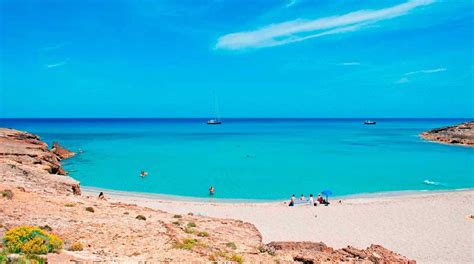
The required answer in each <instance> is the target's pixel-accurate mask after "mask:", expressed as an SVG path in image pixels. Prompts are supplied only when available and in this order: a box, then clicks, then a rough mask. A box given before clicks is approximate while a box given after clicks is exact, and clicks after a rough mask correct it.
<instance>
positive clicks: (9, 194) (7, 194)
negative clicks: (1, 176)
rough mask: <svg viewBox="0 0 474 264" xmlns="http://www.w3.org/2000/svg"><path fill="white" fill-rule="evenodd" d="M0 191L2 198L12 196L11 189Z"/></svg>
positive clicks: (10, 197)
mask: <svg viewBox="0 0 474 264" xmlns="http://www.w3.org/2000/svg"><path fill="white" fill-rule="evenodd" d="M0 193H1V194H2V197H3V198H7V199H12V198H13V192H12V191H11V190H3V191H1V192H0Z"/></svg>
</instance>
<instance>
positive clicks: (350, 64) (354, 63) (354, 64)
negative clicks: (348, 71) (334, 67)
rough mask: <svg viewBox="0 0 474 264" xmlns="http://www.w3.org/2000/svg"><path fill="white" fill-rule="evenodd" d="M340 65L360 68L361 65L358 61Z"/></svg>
mask: <svg viewBox="0 0 474 264" xmlns="http://www.w3.org/2000/svg"><path fill="white" fill-rule="evenodd" d="M339 65H342V66H359V65H360V62H357V61H352V62H343V63H341V64H339Z"/></svg>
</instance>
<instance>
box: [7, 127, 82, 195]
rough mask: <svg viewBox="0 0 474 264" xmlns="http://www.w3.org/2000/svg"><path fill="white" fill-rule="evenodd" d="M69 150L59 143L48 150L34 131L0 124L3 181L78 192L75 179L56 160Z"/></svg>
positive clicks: (65, 156) (79, 190) (50, 189)
mask: <svg viewBox="0 0 474 264" xmlns="http://www.w3.org/2000/svg"><path fill="white" fill-rule="evenodd" d="M72 155H74V154H73V152H70V151H68V150H67V149H65V148H64V147H61V146H60V145H59V144H57V143H56V144H55V147H54V148H53V149H52V150H49V149H48V145H47V144H46V143H45V142H43V141H41V139H40V138H39V137H38V136H37V135H34V134H31V133H28V132H23V131H18V130H14V129H7V128H0V173H1V175H0V177H1V179H2V180H3V181H13V182H18V183H22V185H21V187H27V186H28V185H30V186H36V187H34V188H37V189H38V190H41V191H50V192H58V191H59V192H72V193H74V194H77V195H78V194H80V193H81V188H80V185H79V182H78V181H76V180H74V179H72V178H70V177H67V176H65V175H67V171H66V170H64V168H63V167H62V166H61V163H60V160H62V159H64V158H68V157H71V156H72Z"/></svg>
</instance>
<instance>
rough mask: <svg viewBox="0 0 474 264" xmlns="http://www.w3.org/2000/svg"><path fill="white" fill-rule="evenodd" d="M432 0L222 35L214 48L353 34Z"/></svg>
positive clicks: (263, 44)
mask: <svg viewBox="0 0 474 264" xmlns="http://www.w3.org/2000/svg"><path fill="white" fill-rule="evenodd" d="M434 1H435V0H410V1H408V2H405V3H403V4H399V5H396V6H392V7H389V8H383V9H378V10H360V11H356V12H352V13H347V14H344V15H340V16H331V17H324V18H318V19H312V20H307V19H296V20H291V21H286V22H282V23H277V24H270V25H266V26H263V27H261V28H259V29H256V30H252V31H243V32H236V33H230V34H226V35H223V36H221V37H220V38H219V39H218V40H217V43H216V45H215V48H216V49H227V50H238V49H247V48H265V47H273V46H280V45H285V44H289V43H294V42H300V41H304V40H308V39H312V38H318V37H322V36H326V35H332V34H339V33H345V32H350V31H355V30H358V29H360V28H362V27H363V26H366V25H368V24H371V23H375V22H377V21H381V20H386V19H391V18H395V17H399V16H402V15H406V14H407V13H409V12H410V11H411V10H413V9H415V8H417V7H421V6H426V5H430V4H432V3H434ZM290 3H291V2H290Z"/></svg>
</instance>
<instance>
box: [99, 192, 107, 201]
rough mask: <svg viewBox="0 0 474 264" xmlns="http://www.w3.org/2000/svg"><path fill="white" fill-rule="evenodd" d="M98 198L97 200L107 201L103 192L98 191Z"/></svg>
mask: <svg viewBox="0 0 474 264" xmlns="http://www.w3.org/2000/svg"><path fill="white" fill-rule="evenodd" d="M98 199H99V200H104V201H107V199H105V195H104V193H103V192H100V193H99V198H98Z"/></svg>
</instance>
